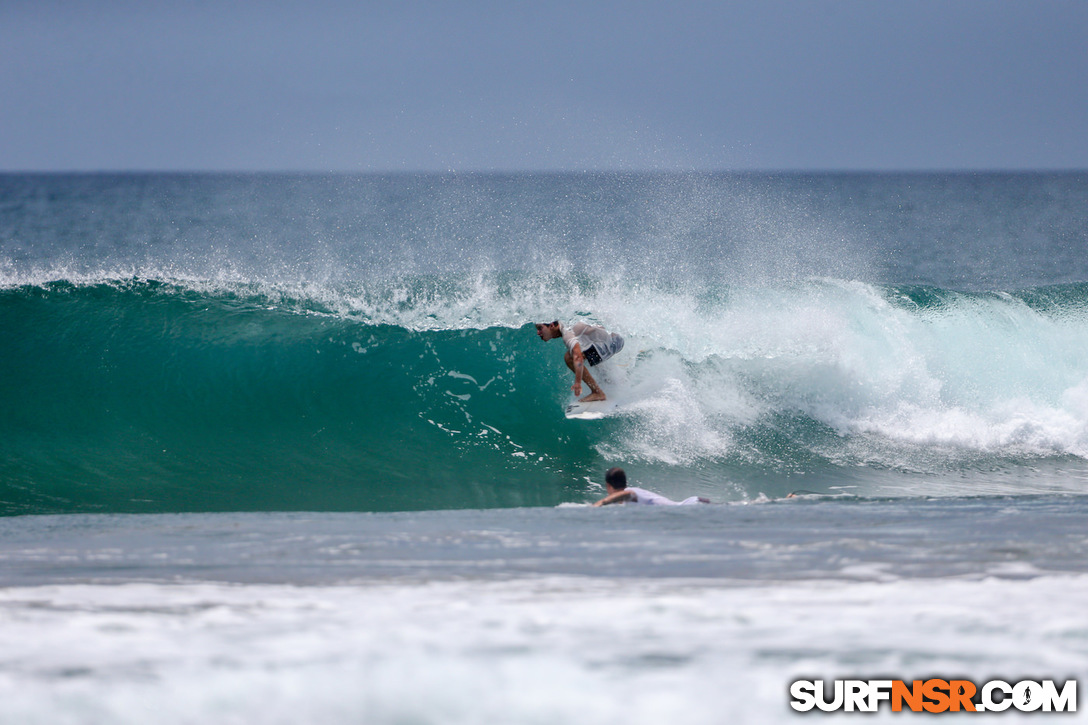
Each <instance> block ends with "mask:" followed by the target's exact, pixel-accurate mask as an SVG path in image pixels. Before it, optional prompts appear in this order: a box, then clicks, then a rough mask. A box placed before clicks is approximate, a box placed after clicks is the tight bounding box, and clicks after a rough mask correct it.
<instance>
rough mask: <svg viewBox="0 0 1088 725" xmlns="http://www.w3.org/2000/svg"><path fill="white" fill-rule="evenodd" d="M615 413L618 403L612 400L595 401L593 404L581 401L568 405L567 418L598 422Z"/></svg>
mask: <svg viewBox="0 0 1088 725" xmlns="http://www.w3.org/2000/svg"><path fill="white" fill-rule="evenodd" d="M615 411H616V401H614V400H612V399H611V398H608V399H606V400H595V401H593V402H592V403H583V402H582V401H580V400H576V401H574V402H573V403H569V404H568V405H567V412H566V416H567V417H568V418H571V419H575V420H598V419H600V418H607V417H608V416H610V415H612V413H614V412H615Z"/></svg>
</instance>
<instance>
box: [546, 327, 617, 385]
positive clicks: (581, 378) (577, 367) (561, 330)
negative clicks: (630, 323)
mask: <svg viewBox="0 0 1088 725" xmlns="http://www.w3.org/2000/svg"><path fill="white" fill-rule="evenodd" d="M536 334H537V335H539V336H540V339H541V340H543V341H544V342H547V341H548V340H554V339H555V338H557V337H561V338H563V343H564V344H565V345H566V346H567V352H566V354H565V355H564V356H563V360H564V361H565V362H566V363H567V367H568V368H570V369H571V372H573V373H574V384H573V385H571V390H572V391H574V394H575V396H578V395H581V394H582V383H583V382H585V384H586V385H587V386H588V387H589V390H590V393H589V395H587V396H586V397H584V398H582V402H583V403H589V402H593V401H597V400H605V394H604V391H603V390H601V386H599V385H598V384H597V381H596V380H594V379H593V376H592V375H591V374H590V373H589V370H587V369H586V367H587V366H588V367H595V366H597V365H600V364H601V363H602V362H604V361H605V360H607V359H608V358H610V357H612V356H613V355H615V354H616V353H618V352H619V351H620V350H622V349H623V338H622V337H620V336H619V335H618V334H616V333H614V332H609V331H608V330H606V329H604V328H603V327H600V326H598V325H587V324H586V323H584V322H575V323H574V324H573V325H571V326H570V327H569V328H568V327H565V326H564V325H563V324H562V323H560V322H559V321H558V320H556V321H554V322H538V323H536Z"/></svg>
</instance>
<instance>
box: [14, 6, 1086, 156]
mask: <svg viewBox="0 0 1088 725" xmlns="http://www.w3.org/2000/svg"><path fill="white" fill-rule="evenodd" d="M1023 168H1027V169H1068V168H1076V169H1088V2H1086V1H1085V0H1023V1H1020V2H1012V1H1010V0H752V1H748V0H744V1H743V2H729V1H728V0H716V1H708V2H689V1H687V0H668V1H667V2H666V1H664V0H662V1H661V2H654V3H649V2H637V1H631V0H627V1H624V2H592V1H590V0H576V1H573V2H548V1H547V0H536V1H534V2H518V1H517V0H498V1H496V2H490V1H473V0H465V1H464V2H417V1H415V0H391V1H389V2H385V1H384V0H383V1H380V2H369V1H367V0H362V1H356V2H347V1H344V2H340V1H336V0H331V1H324V0H300V1H297V2H295V1H288V2H276V0H263V1H261V0H234V1H232V0H218V1H215V2H212V1H202V0H169V1H165V0H94V1H90V0H87V1H84V0H0V170H314V171H332V170H336V171H388V170H441V171H445V170H456V171H472V170H518V169H526V170H553V169H571V170H582V169H727V170H728V169H1023Z"/></svg>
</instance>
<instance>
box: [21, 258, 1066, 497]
mask: <svg viewBox="0 0 1088 725" xmlns="http://www.w3.org/2000/svg"><path fill="white" fill-rule="evenodd" d="M557 288H558V290H559V291H562V292H564V293H565V297H564V298H563V299H565V300H566V302H565V303H564V304H566V305H567V307H566V308H564V309H560V310H559V314H558V315H553V316H562V317H564V318H569V317H571V316H579V315H582V314H584V313H581V312H580V309H582V308H585V309H607V310H609V311H610V317H609V318H608V319H607V320H601V321H604V322H606V323H607V324H609V326H610V327H612V328H613V329H616V330H617V331H619V332H621V333H623V334H624V336H625V338H626V339H627V347H626V348H625V350H624V352H623V353H622V354H621V355H620V356H618V357H617V358H616V359H615V360H613V361H610V362H609V363H607V364H606V365H605V366H602V368H600V369H598V371H597V372H598V374H599V377H600V378H601V380H602V382H603V384H604V386H605V389H606V391H607V392H608V393H609V395H611V396H612V397H613V398H614V399H616V400H617V402H619V403H620V409H619V413H618V414H617V415H616V416H614V417H612V418H608V419H606V420H603V421H597V422H593V423H585V422H574V421H568V420H566V419H565V418H564V417H563V415H562V408H563V405H564V404H565V403H566V402H567V400H568V399H569V396H570V393H569V385H570V379H571V376H570V374H569V372H567V371H566V368H565V367H564V365H563V362H562V348H561V346H560V345H559V343H557V342H553V343H551V344H550V345H549V344H545V343H542V342H541V341H540V340H539V339H537V337H536V335H535V333H534V330H533V328H532V326H531V324H530V323H529V320H530V319H534V317H540V316H541V315H543V314H544V312H545V309H544V308H543V306H542V305H541V304H540V303H539V300H543V299H545V298H547V297H548V296H549V295H554V294H555V293H556V291H557ZM1086 305H1088V285H1070V286H1064V287H1052V288H1042V289H1036V290H1028V291H1025V292H1020V293H1017V294H1015V295H1010V294H965V293H956V292H950V291H946V290H939V289H934V288H923V287H909V288H908V287H886V288H877V287H872V286H868V285H863V284H861V283H847V282H839V281H836V280H812V281H806V282H803V283H794V284H790V285H782V286H779V287H776V288H767V287H764V288H760V289H752V290H745V289H738V288H727V287H721V288H717V289H704V290H703V291H702V292H700V293H699V294H697V295H692V294H690V293H688V292H687V291H683V290H668V289H665V290H662V289H650V290H630V289H628V290H623V289H617V288H616V287H615V286H614V285H611V284H607V283H604V282H602V281H601V280H594V279H590V278H580V277H570V278H564V279H556V278H547V279H539V278H528V277H523V278H519V277H517V276H516V275H507V276H505V277H504V276H502V275H496V276H494V277H492V278H481V277H478V276H477V277H463V278H449V279H439V278H419V279H416V280H411V281H409V282H399V283H396V284H395V285H392V284H391V285H389V286H386V287H383V288H369V289H366V290H359V289H355V290H350V289H348V290H345V289H329V288H310V289H305V290H302V289H295V288H292V289H289V290H286V289H274V288H268V287H258V286H254V285H248V284H239V283H232V284H216V285H212V284H210V283H194V282H192V281H189V282H178V281H163V280H146V279H127V280H97V281H84V282H79V283H76V282H72V281H57V282H50V283H43V284H33V285H24V286H20V287H9V288H7V289H5V290H0V349H2V350H3V355H2V356H0V401H2V403H3V404H2V405H0V513H2V514H8V515H10V514H19V513H42V512H71V511H110V512H127V511H133V512H144V511H158V512H163V511H165V512H169V511H214V510H369V511H384V510H404V509H432V508H476V507H500V506H524V505H556V504H558V503H562V502H566V501H586V500H591V499H592V498H594V497H595V496H597V495H598V492H599V483H598V481H599V479H600V477H601V473H602V472H603V471H604V470H605V468H607V467H609V466H611V465H624V466H626V467H628V468H629V470H632V471H634V472H637V474H636V476H637V477H638V478H639V480H640V481H641V482H643V483H644V484H646V485H650V486H651V487H653V488H656V489H657V490H660V491H662V492H663V493H666V494H672V495H673V496H674V497H683V496H685V495H691V494H695V493H698V494H701V495H709V496H710V497H711V498H713V499H715V500H746V499H751V498H754V497H757V496H759V495H760V494H762V493H767V494H769V495H781V494H784V493H786V492H788V491H789V490H791V489H795V488H814V487H815V488H819V487H820V486H823V487H824V489H825V490H830V489H831V488H835V489H836V490H844V487H849V486H855V487H856V488H847V490H849V491H851V492H854V493H860V494H863V495H888V494H890V495H916V494H921V495H934V494H935V493H936V494H940V493H955V494H962V493H992V492H1001V491H1004V490H1008V489H1009V488H1012V489H1015V490H1023V489H1026V490H1029V491H1030V490H1035V489H1033V488H1032V486H1036V488H1038V489H1040V490H1041V489H1053V488H1055V487H1057V488H1059V489H1061V490H1073V491H1082V490H1083V489H1084V488H1085V485H1084V480H1085V477H1084V474H1083V471H1084V465H1083V464H1084V461H1085V460H1086V459H1088V372H1086V371H1088V311H1086V310H1088V306H1086ZM551 311H552V312H554V310H551ZM541 319H543V317H541ZM590 319H594V318H592V317H590ZM1040 466H1042V467H1046V466H1050V467H1051V468H1054V469H1055V470H1057V469H1059V468H1060V469H1062V470H1063V471H1065V474H1062V475H1057V476H1051V477H1049V478H1047V480H1046V481H1045V482H1043V483H1040V482H1039V481H1033V480H1030V479H1031V477H1030V476H1028V477H1027V479H1028V480H1026V479H1025V476H1024V475H1022V474H1023V472H1024V471H1031V470H1038V469H1039V467H1040ZM995 471H998V472H1000V471H1006V472H1011V473H1009V475H1007V476H1005V477H1004V479H1002V477H1001V476H1000V475H998V476H996V477H995V475H994V472H995ZM1070 471H1072V472H1073V473H1072V474H1070V473H1069V472H1070ZM859 472H860V473H859ZM972 472H984V473H986V481H987V482H986V483H985V484H982V483H977V482H975V481H974V480H973V479H972V477H971V474H972ZM995 481H997V482H996V483H995ZM976 484H977V485H976ZM1003 486H1004V487H1005V488H1002V487H1003ZM987 487H988V488H987Z"/></svg>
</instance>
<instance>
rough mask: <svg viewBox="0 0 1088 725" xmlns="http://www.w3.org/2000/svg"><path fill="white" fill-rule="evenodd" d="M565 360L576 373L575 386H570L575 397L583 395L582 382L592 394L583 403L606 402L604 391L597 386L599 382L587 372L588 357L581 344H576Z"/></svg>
mask: <svg viewBox="0 0 1088 725" xmlns="http://www.w3.org/2000/svg"><path fill="white" fill-rule="evenodd" d="M563 359H564V360H565V361H566V363H567V367H568V368H570V369H571V371H572V372H573V373H574V385H572V386H570V389H571V390H572V391H574V394H575V395H581V394H582V381H585V384H586V385H588V386H589V390H590V393H589V395H587V396H586V397H584V398H582V401H583V402H586V403H588V402H590V401H594V400H605V395H604V391H603V390H601V387H600V386H599V385H597V381H596V380H594V379H593V376H592V375H590V374H589V371H588V370H586V357H585V355H583V354H582V346H581V345H580V344H579V343H577V342H576V343H574V347H573V348H572V349H571V351H570V352H568V353H567V354H566V355H564V356H563Z"/></svg>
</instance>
